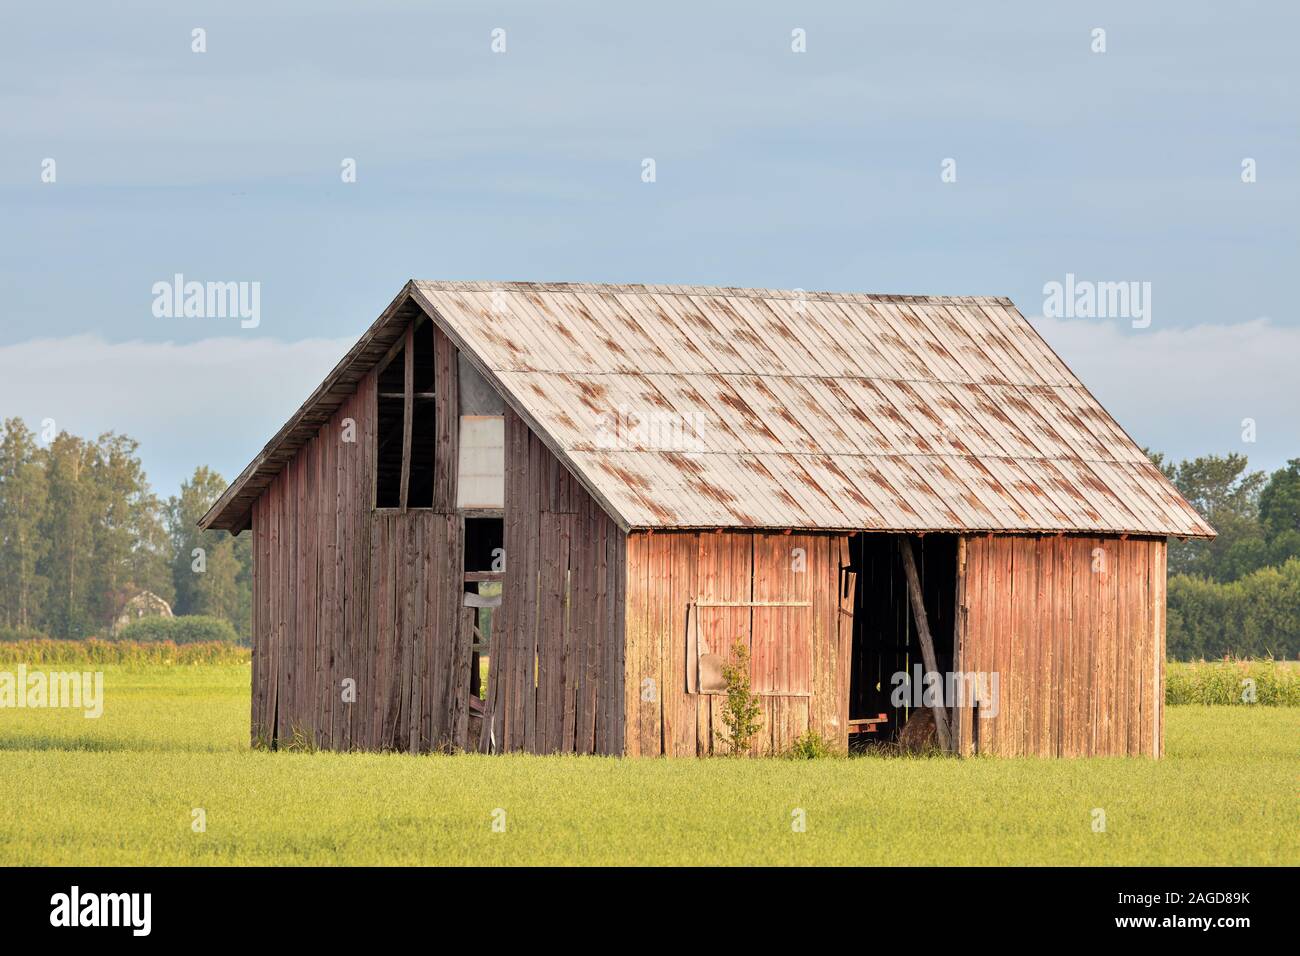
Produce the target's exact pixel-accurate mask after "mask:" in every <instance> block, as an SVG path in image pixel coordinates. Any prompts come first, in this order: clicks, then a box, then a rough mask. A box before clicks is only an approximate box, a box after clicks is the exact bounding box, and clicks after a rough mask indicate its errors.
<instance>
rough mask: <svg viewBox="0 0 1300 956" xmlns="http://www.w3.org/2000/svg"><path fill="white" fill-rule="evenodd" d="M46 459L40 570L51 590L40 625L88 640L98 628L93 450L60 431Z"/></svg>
mask: <svg viewBox="0 0 1300 956" xmlns="http://www.w3.org/2000/svg"><path fill="white" fill-rule="evenodd" d="M43 457H44V460H45V474H46V479H47V483H48V494H47V495H46V507H45V513H44V515H43V516H42V519H41V525H40V529H41V530H40V533H41V536H42V537H43V538H44V539H45V540H46V542H47V544H48V547H47V549H46V553H45V556H44V559H43V561H42V562H41V563H40V565H39V567H40V573H41V574H42V576H43V577H45V578H46V579H47V580H48V581H49V589H48V591H47V597H46V602H45V607H44V608H43V610H42V613H41V615H40V622H39V623H40V626H41V628H42V629H43V630H45V631H46V632H47V633H49V634H50V635H51V636H53V637H61V638H79V637H88V636H90V634H91V631H92V628H93V623H92V622H93V615H92V613H91V610H90V602H89V599H88V594H89V579H90V567H91V564H92V562H93V554H92V543H91V538H92V525H93V523H94V506H95V501H94V494H93V489H92V486H91V482H90V478H89V473H90V468H91V463H92V461H93V458H94V448H93V446H91V445H90V444H88V443H87V442H86V441H85V440H83V439H81V438H77V437H76V436H74V435H69V434H68V433H67V432H60V433H59V434H58V435H56V436H55V437H54V440H53V441H52V442H51V443H50V445H49V447H48V448H47V449H45V452H44V456H43Z"/></svg>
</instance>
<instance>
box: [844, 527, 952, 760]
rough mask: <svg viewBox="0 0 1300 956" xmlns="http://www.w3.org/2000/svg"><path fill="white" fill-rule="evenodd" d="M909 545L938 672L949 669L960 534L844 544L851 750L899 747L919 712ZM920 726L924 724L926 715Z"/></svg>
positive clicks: (873, 537) (865, 538)
mask: <svg viewBox="0 0 1300 956" xmlns="http://www.w3.org/2000/svg"><path fill="white" fill-rule="evenodd" d="M900 540H903V541H907V542H909V543H910V544H911V546H912V554H913V556H914V560H915V563H916V570H917V574H918V577H919V578H920V585H921V592H922V597H923V601H922V603H923V605H924V607H925V614H926V618H927V622H928V624H929V628H930V634H931V638H932V640H933V642H934V651H935V662H936V665H937V667H938V670H939V672H940V673H941V674H947V673H949V672H951V671H952V665H953V636H954V618H953V611H954V606H955V604H956V590H957V540H958V536H957V535H951V534H927V535H921V536H918V535H896V534H880V533H862V534H856V535H854V536H852V537H851V538H850V539H849V560H850V566H849V569H850V570H851V571H855V572H856V580H855V585H854V599H853V653H852V663H851V667H850V671H849V746H850V748H851V749H854V750H863V749H869V748H870V747H872V746H873V745H878V744H896V743H898V740H899V734H900V733H901V732H902V729H903V727H904V726H906V724H907V721H908V720H909V719H910V718H911V717H912V715H913V713H914V712H916V711H917V710H918V709H920V710H925V709H926V708H918V707H917V706H916V704H917V703H918V702H919V701H920V700H921V696H920V695H921V692H922V686H921V685H920V682H919V681H918V679H917V678H918V675H919V674H920V673H922V672H921V671H918V667H921V666H922V664H923V660H922V653H921V644H920V641H919V639H918V636H917V626H916V619H915V615H914V614H913V612H912V606H911V600H910V598H909V595H908V587H907V574H906V572H905V570H904V566H903V557H902V553H901V552H900V550H899V541H900ZM920 719H921V720H923V721H924V720H929V715H924V716H922V717H921V718H920Z"/></svg>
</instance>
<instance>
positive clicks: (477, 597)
mask: <svg viewBox="0 0 1300 956" xmlns="http://www.w3.org/2000/svg"><path fill="white" fill-rule="evenodd" d="M504 536H505V522H504V521H503V520H502V519H501V518H466V519H465V606H466V607H470V608H473V609H474V615H475V618H474V636H473V643H472V644H471V646H470V651H471V652H470V664H469V666H470V671H469V698H470V718H471V719H470V728H469V739H470V741H471V743H472V744H473V743H477V742H478V739H479V736H478V735H479V731H480V729H481V727H482V719H483V713H484V701H485V699H486V697H487V687H488V668H489V667H490V666H491V657H492V624H493V618H494V616H495V615H496V612H497V611H498V610H499V609H500V607H501V588H502V584H503V583H504V580H505V569H506V564H505V560H506V558H505V548H504V541H505V537H504Z"/></svg>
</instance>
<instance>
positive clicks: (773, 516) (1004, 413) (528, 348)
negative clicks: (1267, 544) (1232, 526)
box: [414, 282, 1213, 535]
mask: <svg viewBox="0 0 1300 956" xmlns="http://www.w3.org/2000/svg"><path fill="white" fill-rule="evenodd" d="M414 293H415V298H416V300H417V301H418V302H420V304H421V305H422V306H424V307H425V309H426V311H428V312H430V314H436V316H437V317H439V318H441V320H442V321H443V323H444V325H445V326H446V327H447V328H448V330H449V334H451V335H452V337H453V338H454V339H456V340H457V342H458V344H462V345H463V346H464V347H465V348H466V349H467V350H468V351H469V352H471V353H472V354H473V355H475V356H476V357H477V358H478V360H479V361H480V362H481V363H482V365H483V366H484V367H485V370H486V371H487V372H488V373H489V374H490V376H491V377H492V378H493V379H494V380H495V381H496V382H497V383H498V385H499V386H500V387H501V389H502V391H503V393H504V394H505V395H506V397H507V399H508V400H510V401H511V404H512V405H514V406H515V407H516V408H517V409H519V410H520V411H521V413H522V414H524V416H525V418H526V419H528V420H529V422H530V424H532V425H533V426H534V427H535V428H536V429H537V430H538V431H539V433H540V434H542V436H543V438H544V440H546V441H547V444H548V445H550V446H551V447H552V448H553V450H555V451H556V452H557V454H559V455H560V457H561V458H562V459H563V460H565V461H566V462H567V463H568V464H569V465H570V466H571V467H572V468H573V470H574V471H575V473H576V474H577V475H578V477H579V478H581V479H582V480H583V481H584V483H586V484H587V485H588V487H589V488H591V489H592V490H593V492H594V493H595V494H596V495H597V496H598V497H599V498H600V499H602V500H603V501H604V502H605V503H606V504H607V505H608V506H609V507H610V508H611V510H612V511H614V512H615V517H616V518H618V519H619V520H620V521H621V522H622V523H623V524H624V525H626V526H628V527H769V528H826V529H871V530H891V531H902V530H908V531H939V530H963V531H1070V532H1084V531H1087V532H1098V531H1100V532H1116V533H1133V534H1158V535H1167V534H1175V535H1208V534H1213V531H1212V529H1210V527H1209V526H1208V525H1207V524H1206V523H1205V522H1204V521H1203V520H1202V519H1201V518H1200V517H1199V516H1198V515H1197V514H1196V512H1195V511H1194V510H1193V509H1192V508H1191V506H1190V505H1188V504H1187V502H1185V501H1184V500H1183V499H1182V497H1181V496H1180V495H1179V494H1178V492H1177V491H1176V490H1175V489H1174V488H1173V487H1172V485H1170V484H1169V482H1168V481H1166V480H1165V478H1164V476H1163V475H1161V474H1160V472H1159V471H1158V470H1157V469H1156V468H1155V467H1154V466H1152V465H1151V463H1150V462H1149V461H1148V460H1147V458H1146V456H1145V455H1143V454H1142V451H1141V450H1140V449H1139V448H1138V447H1137V446H1136V445H1135V444H1134V443H1133V441H1132V440H1131V439H1130V438H1129V437H1128V436H1127V435H1126V434H1125V433H1124V431H1123V430H1122V429H1121V428H1120V427H1119V426H1118V425H1117V424H1116V423H1115V421H1114V420H1113V419H1112V418H1111V417H1110V416H1109V415H1108V414H1107V413H1106V412H1105V410H1104V409H1103V408H1102V407H1101V406H1100V405H1099V404H1098V403H1097V401H1096V400H1095V399H1094V398H1093V397H1092V395H1090V394H1089V393H1088V391H1087V389H1086V388H1084V387H1083V384H1082V383H1081V382H1080V381H1079V380H1078V379H1077V378H1076V377H1075V376H1074V374H1073V373H1071V372H1070V370H1069V369H1068V368H1067V367H1066V366H1065V364H1064V363H1063V362H1062V361H1061V360H1060V359H1059V358H1058V357H1057V356H1056V354H1055V353H1054V352H1052V350H1051V349H1050V348H1049V347H1048V346H1047V345H1046V343H1045V342H1043V340H1042V339H1041V338H1040V337H1039V335H1038V334H1037V333H1036V332H1035V331H1034V329H1033V327H1032V326H1030V325H1029V323H1028V322H1027V321H1026V320H1025V318H1024V317H1023V316H1022V315H1021V314H1020V313H1019V312H1018V311H1017V310H1016V308H1015V307H1014V306H1013V305H1012V304H1011V302H1010V301H1009V300H1007V299H1001V298H986V297H931V296H877V295H859V294H848V293H821V292H818V293H800V292H798V291H778V290H765V289H724V288H700V287H694V286H601V285H573V284H546V283H487V282H416V283H415V284H414ZM637 423H642V424H643V425H645V424H649V425H650V426H651V427H650V428H648V429H642V430H638V428H637V427H636V425H637ZM620 426H621V427H620ZM647 431H648V432H649V433H648V434H647V433H646V432H647Z"/></svg>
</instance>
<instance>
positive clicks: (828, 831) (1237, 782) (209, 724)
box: [0, 664, 1300, 865]
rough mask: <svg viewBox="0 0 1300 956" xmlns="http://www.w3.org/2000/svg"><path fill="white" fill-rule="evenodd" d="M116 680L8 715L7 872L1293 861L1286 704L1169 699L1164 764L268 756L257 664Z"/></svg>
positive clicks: (3, 824)
mask: <svg viewBox="0 0 1300 956" xmlns="http://www.w3.org/2000/svg"><path fill="white" fill-rule="evenodd" d="M103 669H104V673H105V686H106V698H107V702H106V705H105V710H104V715H103V716H102V717H101V718H99V719H97V720H87V719H85V718H84V717H82V716H80V714H79V713H74V712H68V711H58V710H9V709H5V710H0V864H3V865H30V864H60V865H88V864H91V865H93V864H360V865H365V864H381V863H397V864H403V863H409V864H581V863H594V864H637V863H643V864H675V863H699V864H938V863H956V864H999V863H1028V864H1103V865H1105V864H1189V865H1215V864H1247V863H1254V864H1291V865H1294V864H1296V863H1297V862H1300V840H1298V839H1297V829H1296V826H1295V811H1296V794H1295V790H1296V766H1297V764H1296V741H1297V739H1298V734H1297V732H1298V731H1300V709H1297V708H1291V707H1263V706H1236V707H1203V706H1180V707H1171V708H1170V709H1169V711H1168V721H1167V723H1168V736H1167V747H1168V753H1169V756H1168V757H1167V759H1165V760H1162V761H1159V762H1154V761H1149V760H1140V759H1123V758H1104V759H1093V760H1038V759H1018V760H998V759H992V758H982V759H974V760H964V761H960V760H955V759H949V758H936V757H932V758H887V757H862V758H854V759H833V760H817V761H804V762H795V761H789V760H734V759H713V760H663V759H660V760H614V759H608V758H590V757H585V758H578V757H527V756H509V757H488V756H458V757H441V756H439V757H433V756H426V757H411V756H406V755H397V754H329V753H265V752H256V751H252V750H250V748H249V746H248V739H247V738H248V733H247V727H248V678H249V671H248V666H247V665H242V664H241V665H204V666H183V667H124V666H105V667H104V668H103ZM195 808H201V809H202V810H204V811H205V814H206V823H207V829H206V832H203V833H196V832H194V831H193V829H192V828H191V821H192V819H193V817H192V812H193V810H194V809H195ZM498 808H499V809H501V810H504V811H505V817H504V819H505V830H504V832H493V828H492V822H493V813H494V811H495V810H497V809H498ZM797 808H798V809H802V810H803V811H804V813H805V815H806V823H807V827H806V831H805V832H794V830H793V828H792V821H793V819H794V817H793V816H792V813H793V811H795V810H796V809H797ZM1094 809H1100V810H1102V811H1104V813H1105V819H1106V828H1105V832H1102V833H1097V832H1094V831H1093V811H1094Z"/></svg>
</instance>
